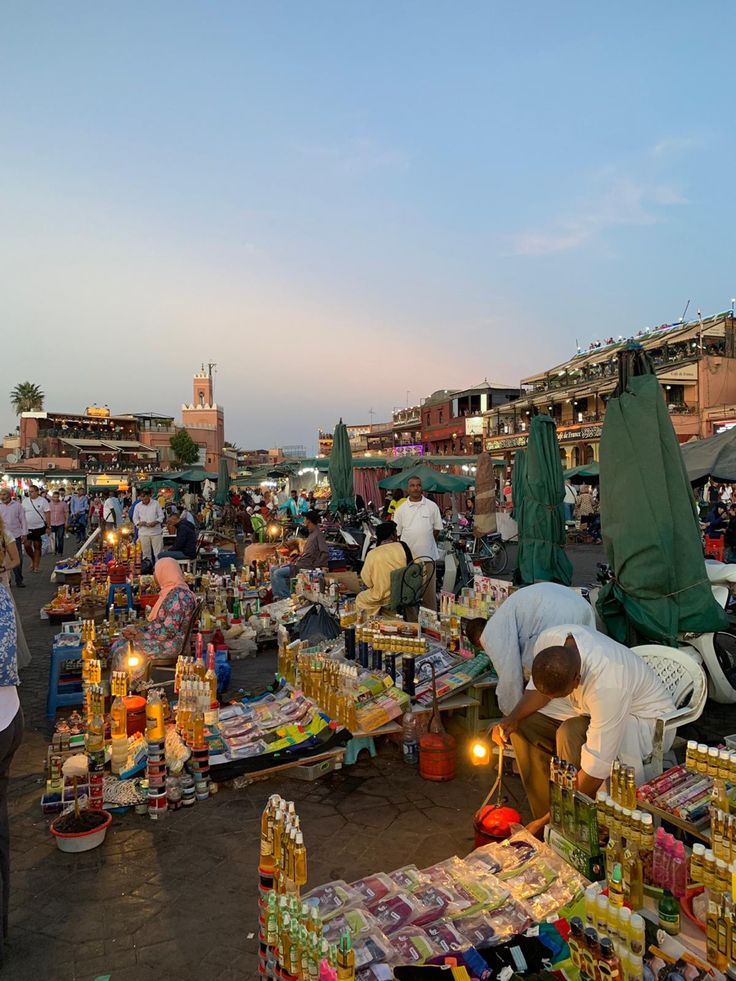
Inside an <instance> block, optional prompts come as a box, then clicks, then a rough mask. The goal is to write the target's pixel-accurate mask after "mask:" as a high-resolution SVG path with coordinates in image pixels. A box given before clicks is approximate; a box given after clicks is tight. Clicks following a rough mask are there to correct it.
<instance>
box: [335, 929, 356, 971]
mask: <svg viewBox="0 0 736 981" xmlns="http://www.w3.org/2000/svg"><path fill="white" fill-rule="evenodd" d="M337 978H338V981H353V979H354V978H355V951H354V950H353V948H352V944H351V943H350V931H349V930H344V931H343V934H342V936H341V937H340V946H339V947H338V949H337Z"/></svg>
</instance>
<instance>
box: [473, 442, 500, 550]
mask: <svg viewBox="0 0 736 981" xmlns="http://www.w3.org/2000/svg"><path fill="white" fill-rule="evenodd" d="M496 530H497V527H496V481H495V479H494V476H493V460H492V459H491V458H490V456H489V454H488V453H481V454H480V456H479V457H478V463H477V466H476V471H475V516H474V519H473V534H474V535H475V537H476V538H482V537H483V535H492V534H494V533H495V532H496Z"/></svg>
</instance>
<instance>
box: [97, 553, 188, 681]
mask: <svg viewBox="0 0 736 981" xmlns="http://www.w3.org/2000/svg"><path fill="white" fill-rule="evenodd" d="M153 575H154V578H155V580H156V582H157V583H158V584H159V586H160V588H161V592H160V593H159V596H158V599H157V600H156V602H155V604H154V605H153V606H152V607H151V610H150V612H149V614H148V617H147V620H148V622H147V623H146V625H145V626H144V627H143V628H138V627H125V628H124V629H123V633H122V636H121V637H120V638H119V639H118V640H116V641H115V642H114V643H113V645H112V648H111V653H112V665H113V670H114V671H125V672H127V674H128V677H129V678H130V685H131V687H133V686H134V684H135V683H136V682H138V681H140V680H142V679H143V678H145V677H146V676H147V674H148V668H149V664H150V663H151V662H153V663H154V664H155V662H156V661H157V660H159V659H160V660H166V661H169V660H171V659H172V658H176V657H177V656H178V655H179V654H181V653H189V652H188V651H184V652H182V649H181V648H182V640H183V638H184V637H185V636H186V633H187V630H188V629H189V623H190V619H191V616H192V614H193V613H194V610H195V608H196V605H197V601H196V599H195V598H194V593H193V592H192V591H191V589H190V588H189V587H188V586H187V584H186V583H185V582H184V576H183V575H182V571H181V569H180V568H179V563H178V562H177V561H176V559H159V560H158V562H157V563H156V566H155V568H154V570H153ZM129 643H132V645H133V654H134V656H136V657H137V658H138V662H137V663H136V664H135V665H134V666H131V665H130V664H129V663H128V645H129Z"/></svg>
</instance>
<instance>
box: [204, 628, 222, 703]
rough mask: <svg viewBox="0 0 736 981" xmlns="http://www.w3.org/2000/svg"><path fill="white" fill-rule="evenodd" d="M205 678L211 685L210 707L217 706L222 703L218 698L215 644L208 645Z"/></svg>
mask: <svg viewBox="0 0 736 981" xmlns="http://www.w3.org/2000/svg"><path fill="white" fill-rule="evenodd" d="M204 680H205V681H206V682H207V684H208V685H209V686H210V708H217V706H218V705H219V704H220V703H219V702H218V700H217V670H216V668H215V646H214V644H208V645H207V673H206V674H205V676H204Z"/></svg>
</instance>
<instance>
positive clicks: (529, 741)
mask: <svg viewBox="0 0 736 981" xmlns="http://www.w3.org/2000/svg"><path fill="white" fill-rule="evenodd" d="M674 708H675V706H674V703H673V701H672V699H671V698H670V695H669V693H668V692H667V690H666V689H665V687H664V685H663V684H662V682H661V681H660V680H659V678H658V677H657V676H656V674H655V673H654V672H653V671H652V669H651V668H650V667H649V665H648V664H647V663H646V661H644V660H643V659H642V658H640V657H638V655H636V654H634V652H633V651H630V650H629V649H628V647H624V646H623V645H621V644H617V643H616V641H614V640H611V638H610V637H606V636H605V635H604V634H601V633H598V632H597V631H595V630H591V629H590V628H588V627H581V626H579V625H577V624H565V625H563V626H560V627H552V628H551V629H550V630H545V631H544V633H543V634H542V635H541V636H540V637H539V640H538V641H537V644H536V648H535V657H534V662H533V664H532V680H531V681H530V682H529V684H528V685H527V689H526V691H525V692H524V694H523V695H522V697H521V699H520V700H519V702H518V704H517V705H516V707H515V708H514V710H513V711H512V712H511V713H510V714H509V715H508V716H507V717H506V718H505V719H502V720H501V721H500V722H499V723H498V725H496V726H494V727H493V730H492V738H493V741H494V742H496V743H500V744H502V745H503V744H505V743H506V742H507V741H508V739H509V738H510V739H511V743H512V745H513V747H514V752H515V754H516V762H517V764H518V767H519V771H520V773H521V779H522V782H523V784H524V789H525V791H526V794H527V797H528V798H529V805H530V807H531V811H532V816H533V818H534V820H533V821H532V823H531V824H530V825H529V830H530V831H531V832H532V833H534V834H541V831H542V829H543V828H544V826H545V824H547V822H548V821H549V766H550V760H551V758H552V756H559V757H560V758H561V759H563V760H567V762H569V763H572V764H574V765H575V766H576V767H577V768H578V775H577V789H578V790H580V791H582V793H584V794H587V795H588V797H595V795H596V791H597V790H598V788H599V787H600V785H601V783H603V781H604V780H605V779H606V778H607V777H608V775H609V773H610V771H611V764H612V763H613V761H614V760H615V759H617V758H618V759H620V760H621V761H622V762H623V763H624V764H626V765H629V766H634V768H635V770H636V780H637V783H639V782H641V780H642V778H643V765H642V764H643V761H644V760H645V759H647V757H648V756H649V755H650V754H651V752H652V748H653V742H654V727H655V724H656V720H657V719H658V718H661V717H662V716H666V715H668V714H669V713H670V712H672V711H674ZM664 748H665V749H668V748H669V746H665V747H664Z"/></svg>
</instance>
